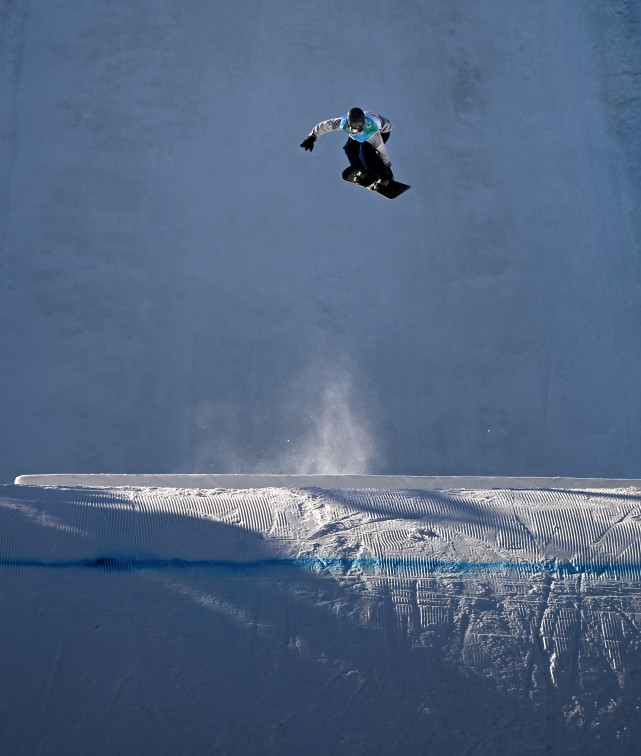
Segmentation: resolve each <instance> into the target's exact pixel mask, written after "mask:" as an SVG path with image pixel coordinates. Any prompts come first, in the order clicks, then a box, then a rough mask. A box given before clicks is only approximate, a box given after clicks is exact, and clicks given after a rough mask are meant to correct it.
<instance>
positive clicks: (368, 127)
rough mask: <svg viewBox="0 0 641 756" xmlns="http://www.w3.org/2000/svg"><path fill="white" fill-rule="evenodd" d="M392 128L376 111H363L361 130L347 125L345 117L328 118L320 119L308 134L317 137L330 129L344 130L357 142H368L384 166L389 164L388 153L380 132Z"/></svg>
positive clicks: (384, 132) (387, 131)
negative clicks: (363, 126) (353, 129)
mask: <svg viewBox="0 0 641 756" xmlns="http://www.w3.org/2000/svg"><path fill="white" fill-rule="evenodd" d="M391 130H392V122H391V121H390V120H388V119H387V118H385V117H384V116H382V115H379V114H378V113H370V112H369V111H367V110H366V111H365V128H364V129H363V131H356V132H354V131H352V130H351V129H350V128H349V126H348V125H347V117H346V116H342V117H341V118H330V119H329V120H328V121H321V122H320V123H319V124H316V126H314V128H313V129H312V131H311V132H310V136H313V137H314V138H315V139H318V137H319V136H322V135H323V134H328V133H329V132H330V131H344V132H345V133H346V134H347V136H348V137H349V138H350V139H355V140H356V141H357V142H369V143H370V144H371V145H372V147H373V148H374V149H375V150H376V151H377V152H378V154H379V155H380V156H381V160H382V161H383V163H384V164H385V165H386V166H389V165H390V159H389V155H388V154H387V150H386V149H385V142H383V137H382V136H381V134H388V133H389V132H390V131H391Z"/></svg>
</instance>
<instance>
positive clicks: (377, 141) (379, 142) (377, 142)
mask: <svg viewBox="0 0 641 756" xmlns="http://www.w3.org/2000/svg"><path fill="white" fill-rule="evenodd" d="M390 128H391V124H390ZM388 131H389V129H388ZM381 133H383V134H386V133H387V132H385V131H383V130H382V129H381V131H377V132H376V134H374V136H373V137H371V138H370V139H368V142H369V143H370V144H371V145H372V147H373V148H374V149H375V150H376V152H378V154H379V155H380V156H381V160H382V161H383V163H384V165H386V166H387V167H388V168H389V166H390V165H391V161H390V159H389V155H388V154H387V150H386V149H385V142H384V141H383V137H382V136H381Z"/></svg>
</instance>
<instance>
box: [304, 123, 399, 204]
mask: <svg viewBox="0 0 641 756" xmlns="http://www.w3.org/2000/svg"><path fill="white" fill-rule="evenodd" d="M330 131H344V132H345V133H346V134H347V136H348V140H347V142H346V143H345V146H344V147H343V149H344V150H345V153H346V154H347V159H348V160H349V162H350V165H349V167H348V168H346V169H345V170H344V171H343V178H344V179H345V181H350V182H351V183H354V184H360V185H361V186H365V187H367V188H368V189H373V190H374V191H375V192H378V193H379V194H383V195H384V196H385V197H388V199H393V198H394V197H397V196H398V195H399V194H401V193H402V192H404V191H406V190H407V189H409V186H407V184H400V183H398V182H397V181H394V175H393V173H392V166H391V163H390V159H389V155H388V154H387V149H386V148H385V143H386V142H387V140H388V139H389V137H390V132H391V131H392V124H391V122H390V121H389V120H388V119H387V118H384V117H383V116H381V115H378V113H370V112H369V111H363V110H361V109H360V108H352V109H351V110H350V111H349V113H348V114H347V115H346V116H342V117H341V118H330V119H329V120H328V121H322V122H321V123H319V124H317V125H316V126H314V128H313V129H312V131H311V132H310V134H309V135H308V136H306V137H305V139H303V141H302V142H301V143H300V146H301V147H302V148H303V149H305V150H309V151H310V152H311V151H312V150H313V149H314V142H315V141H316V140H317V139H318V137H319V136H321V135H322V134H327V133H329V132H330Z"/></svg>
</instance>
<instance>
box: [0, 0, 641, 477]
mask: <svg viewBox="0 0 641 756" xmlns="http://www.w3.org/2000/svg"><path fill="white" fill-rule="evenodd" d="M0 9H1V10H0V52H1V54H2V61H3V65H2V66H1V67H0V88H1V89H2V92H3V97H2V98H0V124H1V126H0V266H1V267H0V270H1V275H0V323H1V324H2V327H1V328H0V365H1V366H2V372H1V376H2V391H1V392H0V425H1V427H2V433H1V434H0V480H2V481H4V482H6V483H10V482H11V481H12V480H13V479H14V477H15V475H17V474H18V473H20V472H29V471H39V472H49V473H55V472H59V471H61V470H71V471H81V472H104V471H108V470H118V471H123V472H142V471H144V472H149V473H164V472H183V473H203V472H204V473H207V472H224V473H239V472H254V473H258V472H261V473H290V474H291V473H304V474H310V473H323V472H324V473H345V472H348V473H382V474H403V475H474V476H479V475H525V476H542V475H543V476H550V475H564V476H580V477H638V476H639V461H640V456H641V438H640V428H641V392H639V386H640V385H641V361H640V360H639V354H641V328H640V327H639V324H640V323H641V304H640V303H641V284H640V281H641V269H640V265H639V250H640V238H641V235H640V217H639V208H640V207H641V201H640V200H641V197H640V196H639V187H640V186H641V182H640V181H639V177H640V164H641V161H640V159H639V150H640V149H641V130H640V123H641V114H640V110H639V108H640V103H641V99H640V98H639V78H640V77H639V74H640V63H639V61H640V60H641V55H640V54H639V45H640V44H641V43H640V39H641V35H640V33H639V4H638V2H630V1H629V0H582V1H581V2H570V1H569V0H566V1H565V2H559V0H537V2H528V0H510V2H505V0H429V2H428V1H427V0H403V3H402V7H400V6H397V5H396V4H394V3H389V2H387V1H386V0H385V1H384V0H350V2H343V1H342V0H326V2H324V3H323V4H322V6H318V5H315V4H310V3H301V2H299V0H279V1H278V2H264V1H263V0H237V2H233V3H232V2H212V0H162V2H158V0H136V2H130V0H111V1H110V2H108V3H105V2H104V1H103V0H83V2H77V0H56V2H51V1H50V0H12V2H3V3H1V4H0ZM353 105H360V106H362V107H365V108H371V109H373V110H376V111H379V112H381V113H382V114H384V115H386V116H388V117H389V118H390V119H391V120H392V122H393V124H394V130H393V133H392V137H391V140H390V142H389V144H388V148H389V152H390V156H391V159H392V163H393V168H394V170H395V172H396V175H397V176H398V177H399V178H400V179H401V180H403V181H406V182H407V183H409V184H411V185H412V189H411V191H410V192H409V193H407V194H406V195H404V196H403V197H402V198H400V199H399V200H397V201H394V202H387V201H385V200H383V199H381V198H380V197H376V196H374V195H372V194H371V193H369V192H361V191H360V190H359V189H357V188H355V187H352V186H348V185H346V184H345V183H343V182H342V181H341V180H340V172H341V170H342V169H343V167H344V166H345V156H344V154H343V153H342V150H341V145H342V141H343V140H342V139H341V138H340V137H339V136H337V135H334V134H330V135H327V136H325V137H323V139H322V140H319V142H318V143H317V145H316V148H315V150H314V152H313V153H312V154H309V153H305V152H303V151H302V150H301V149H300V148H299V147H298V144H299V142H300V140H301V139H302V138H303V137H304V136H305V135H306V134H307V133H308V132H309V130H310V129H311V128H312V127H313V126H314V125H315V124H316V123H317V122H318V121H321V120H323V119H325V118H329V117H333V116H337V115H340V114H342V113H344V112H346V110H347V109H348V108H349V107H351V106H353Z"/></svg>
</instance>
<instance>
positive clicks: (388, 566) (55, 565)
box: [0, 556, 641, 579]
mask: <svg viewBox="0 0 641 756" xmlns="http://www.w3.org/2000/svg"><path fill="white" fill-rule="evenodd" d="M3 567H4V568H22V569H26V568H34V569H48V570H74V569H75V570H77V569H90V570H97V571H102V572H140V571H145V570H147V571H149V570H156V571H158V570H212V571H218V572H232V573H251V572H266V571H271V570H274V569H282V568H295V569H305V570H311V571H313V572H330V573H339V574H344V575H350V574H351V575H358V574H365V575H374V576H375V575H381V576H388V575H395V574H396V575H400V576H408V577H421V576H428V575H433V574H443V573H447V574H452V573H455V574H483V573H489V574H494V575H497V574H505V573H512V574H515V573H517V574H539V573H544V574H549V575H554V576H555V577H563V576H569V575H578V574H583V575H594V576H603V577H609V576H613V577H627V578H634V579H639V578H641V564H636V563H627V562H586V563H580V562H579V563H576V562H568V561H564V562H559V561H552V562H506V561H502V562H471V561H450V560H441V559H418V558H411V557H408V558H403V557H383V558H366V559H350V558H347V557H313V556H300V557H282V558H278V557H274V558H265V559H255V560H249V561H235V560H229V559H156V558H142V559H137V558H127V557H109V556H100V557H96V558H93V559H77V560H59V561H46V560H41V559H2V558H0V568H3Z"/></svg>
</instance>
